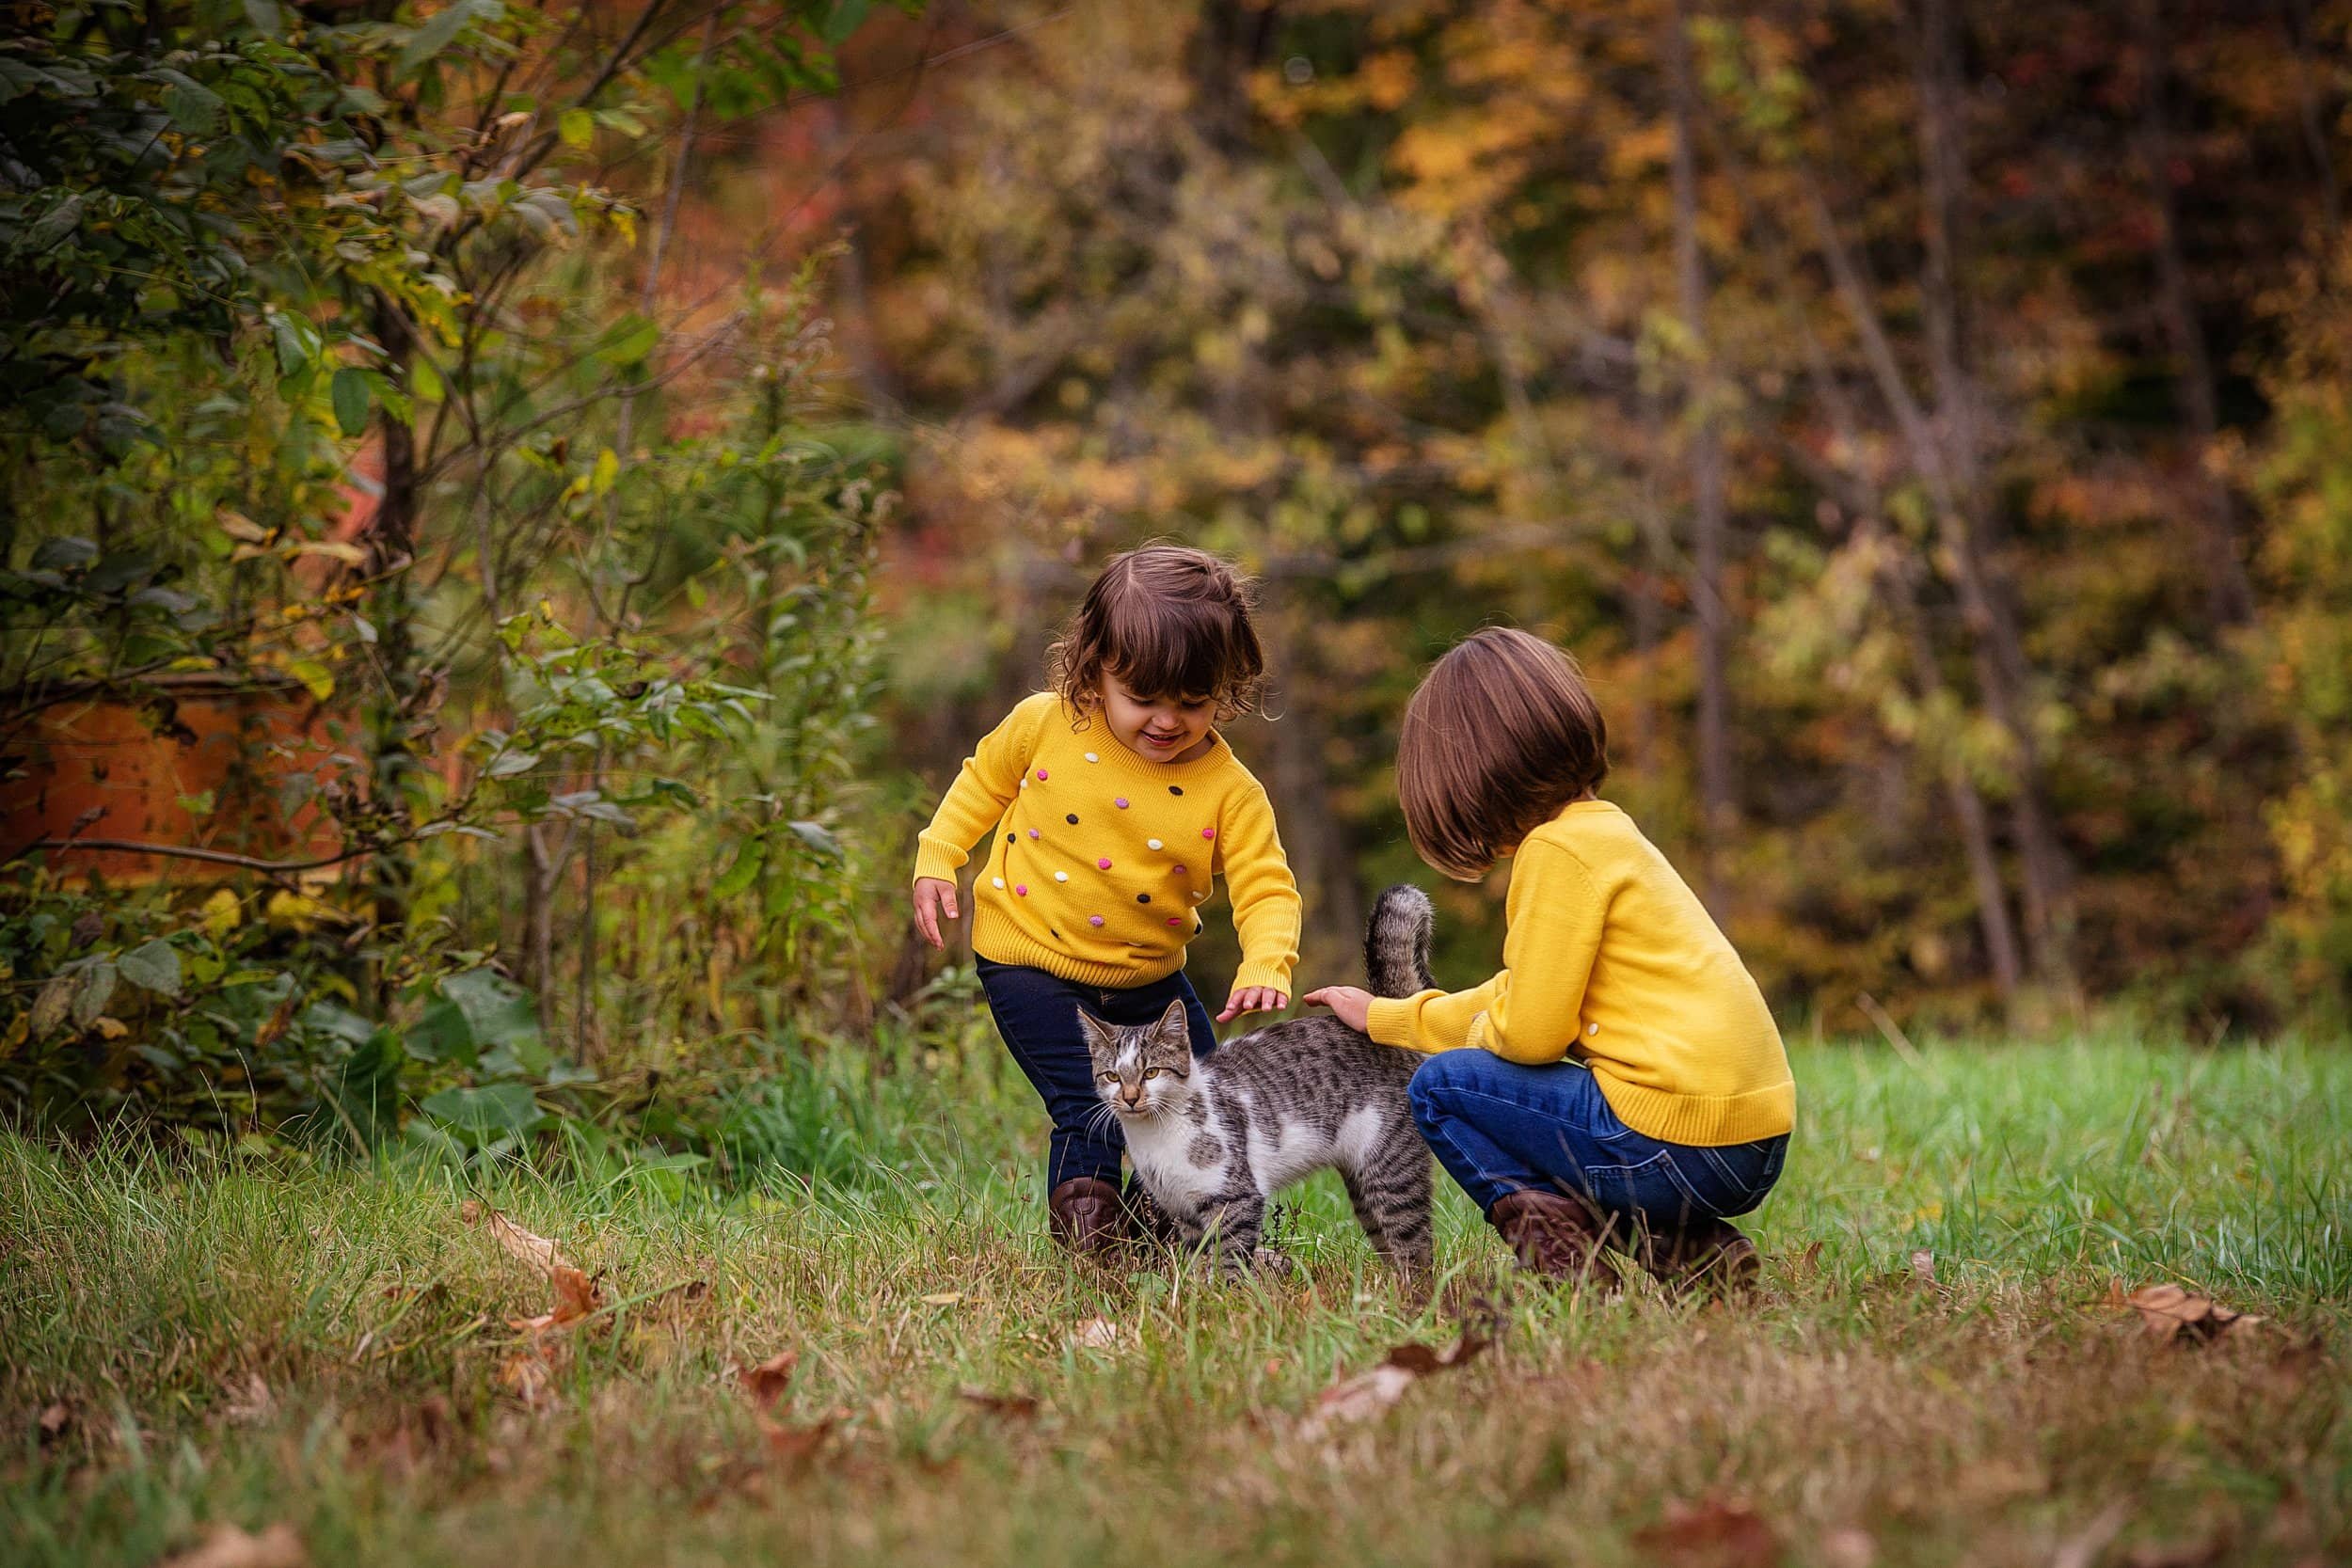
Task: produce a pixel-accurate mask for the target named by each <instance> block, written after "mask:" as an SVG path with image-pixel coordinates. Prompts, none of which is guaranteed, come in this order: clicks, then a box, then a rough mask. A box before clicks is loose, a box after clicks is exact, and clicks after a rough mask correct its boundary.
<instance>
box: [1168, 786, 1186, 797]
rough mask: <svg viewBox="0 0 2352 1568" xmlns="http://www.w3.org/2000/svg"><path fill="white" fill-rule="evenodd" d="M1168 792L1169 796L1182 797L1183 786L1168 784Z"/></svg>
mask: <svg viewBox="0 0 2352 1568" xmlns="http://www.w3.org/2000/svg"><path fill="white" fill-rule="evenodd" d="M1168 793H1169V794H1170V795H1182V794H1183V793H1184V785H1183V784H1169V785H1168Z"/></svg>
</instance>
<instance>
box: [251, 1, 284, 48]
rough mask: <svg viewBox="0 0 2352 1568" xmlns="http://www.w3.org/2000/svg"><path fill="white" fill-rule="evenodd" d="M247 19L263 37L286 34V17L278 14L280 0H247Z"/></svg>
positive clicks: (280, 36)
mask: <svg viewBox="0 0 2352 1568" xmlns="http://www.w3.org/2000/svg"><path fill="white" fill-rule="evenodd" d="M245 19H246V21H247V22H250V23H252V24H253V30H254V31H255V32H257V33H259V34H261V35H262V37H263V38H272V39H274V38H282V37H284V36H285V32H286V19H285V18H284V17H282V16H280V15H279V14H278V0H245Z"/></svg>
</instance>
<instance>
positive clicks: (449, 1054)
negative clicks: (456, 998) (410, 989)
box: [400, 998, 476, 1067]
mask: <svg viewBox="0 0 2352 1568" xmlns="http://www.w3.org/2000/svg"><path fill="white" fill-rule="evenodd" d="M400 1043H401V1045H402V1047H403V1049H405V1051H406V1052H407V1053H408V1054H410V1055H411V1056H414V1057H415V1058H416V1059H417V1060H419V1061H421V1062H455V1063H457V1064H458V1065H460V1066H461V1067H471V1066H473V1064H474V1059H475V1056H476V1053H475V1051H474V1045H473V1031H472V1030H471V1029H469V1028H468V1027H467V1026H466V1015H465V1014H464V1013H462V1012H460V1011H459V1010H458V1007H457V1004H456V1003H454V1002H452V1001H449V1000H447V999H446V998H437V999H436V1000H435V1001H434V1002H433V1004H432V1006H428V1007H426V1008H425V1010H424V1012H423V1014H422V1016H421V1017H420V1018H419V1019H418V1020H417V1022H416V1027H414V1028H412V1029H410V1030H409V1031H408V1032H407V1034H406V1035H405V1036H404V1037H402V1039H401V1042H400Z"/></svg>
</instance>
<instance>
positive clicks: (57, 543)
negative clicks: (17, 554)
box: [32, 538, 98, 572]
mask: <svg viewBox="0 0 2352 1568" xmlns="http://www.w3.org/2000/svg"><path fill="white" fill-rule="evenodd" d="M97 559H98V546H96V545H93V544H91V543H90V542H89V541H88V540H87V539H73V538H63V539H44V540H42V541H41V542H40V546H38V547H37V548H35V549H34V551H33V560H32V568H33V570H34V571H36V572H61V571H69V570H71V569H72V568H73V567H75V566H87V565H88V564H89V563H90V562H93V561H95V560H97Z"/></svg>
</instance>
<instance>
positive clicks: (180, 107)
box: [155, 66, 229, 136]
mask: <svg viewBox="0 0 2352 1568" xmlns="http://www.w3.org/2000/svg"><path fill="white" fill-rule="evenodd" d="M155 74H156V76H157V77H158V78H160V79H161V80H162V82H163V84H164V113H166V114H167V115H169V116H170V117H171V122H172V123H173V124H174V125H177V126H178V127H179V128H180V129H181V130H183V131H186V132H189V133H191V134H193V135H199V136H201V135H211V134H212V132H213V131H214V129H215V127H217V126H218V125H219V124H220V121H221V117H222V116H223V115H224V114H225V113H227V111H228V107H229V106H228V105H227V104H226V103H222V102H221V101H220V94H218V93H216V92H215V91H214V90H213V89H212V88H210V87H206V86H205V85H204V84H203V83H201V82H199V81H198V80H197V79H196V78H195V77H193V76H190V75H188V74H187V73H186V72H185V71H174V70H172V69H171V68H170V67H169V66H165V67H163V68H162V69H160V70H158V71H156V72H155Z"/></svg>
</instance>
